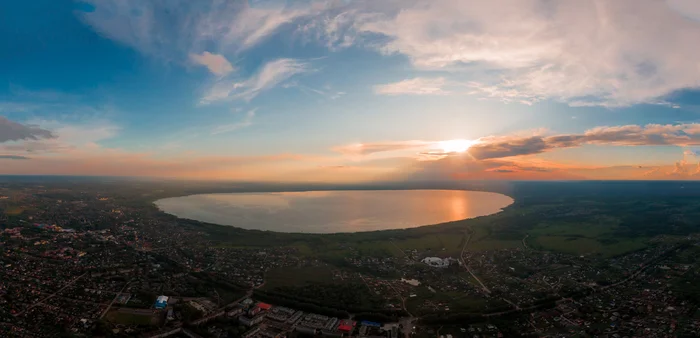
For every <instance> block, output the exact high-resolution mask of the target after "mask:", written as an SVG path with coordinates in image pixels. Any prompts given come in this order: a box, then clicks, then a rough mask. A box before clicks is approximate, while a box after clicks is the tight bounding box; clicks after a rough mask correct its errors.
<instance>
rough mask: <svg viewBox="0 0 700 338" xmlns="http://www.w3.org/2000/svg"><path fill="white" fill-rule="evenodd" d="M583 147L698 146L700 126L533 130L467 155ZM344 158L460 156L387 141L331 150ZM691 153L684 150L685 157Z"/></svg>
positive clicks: (483, 144) (482, 141)
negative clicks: (568, 131)
mask: <svg viewBox="0 0 700 338" xmlns="http://www.w3.org/2000/svg"><path fill="white" fill-rule="evenodd" d="M584 145H607V146H664V145H673V146H679V147H687V146H698V145H700V123H688V124H665V125H661V124H648V125H645V126H639V125H624V126H610V127H595V128H592V129H589V130H587V131H585V132H583V133H580V134H556V135H547V134H542V133H541V132H540V131H535V132H533V133H531V134H530V135H523V134H521V133H519V134H514V135H505V136H486V137H481V138H479V139H476V140H474V141H473V142H471V145H470V146H469V147H468V149H467V150H466V154H467V155H469V156H470V157H471V158H472V159H475V160H489V159H499V158H507V157H517V156H524V155H535V154H540V153H543V152H547V151H551V150H554V149H560V148H575V147H581V146H584ZM333 150H334V151H336V152H339V153H342V154H346V155H354V156H361V155H371V154H375V153H382V152H394V151H404V150H416V151H417V154H418V155H424V156H428V157H432V158H429V159H432V160H435V159H439V158H442V157H445V156H453V155H459V153H455V152H451V153H446V152H444V151H443V150H441V141H423V140H410V141H390V142H369V143H356V144H349V145H343V146H337V147H334V148H333ZM689 151H690V150H686V151H685V154H686V155H687V154H688V152H689Z"/></svg>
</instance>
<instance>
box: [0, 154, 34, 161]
mask: <svg viewBox="0 0 700 338" xmlns="http://www.w3.org/2000/svg"><path fill="white" fill-rule="evenodd" d="M29 159H30V158H29V157H26V156H20V155H0V160H29Z"/></svg>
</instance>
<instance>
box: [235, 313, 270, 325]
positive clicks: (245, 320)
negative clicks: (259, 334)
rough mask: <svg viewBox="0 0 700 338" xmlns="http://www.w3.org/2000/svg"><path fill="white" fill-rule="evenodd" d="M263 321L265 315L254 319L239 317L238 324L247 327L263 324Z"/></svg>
mask: <svg viewBox="0 0 700 338" xmlns="http://www.w3.org/2000/svg"><path fill="white" fill-rule="evenodd" d="M263 319H265V315H264V314H259V315H257V316H255V317H253V318H250V317H248V316H240V317H238V322H239V323H241V324H242V325H245V326H255V325H258V324H259V323H261V322H262V321H263Z"/></svg>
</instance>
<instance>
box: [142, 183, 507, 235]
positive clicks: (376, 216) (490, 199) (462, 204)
mask: <svg viewBox="0 0 700 338" xmlns="http://www.w3.org/2000/svg"><path fill="white" fill-rule="evenodd" d="M514 202H515V200H514V199H513V198H511V197H510V196H507V195H504V194H500V193H495V192H484V191H469V190H437V189H415V190H314V191H305V192H299V191H294V192H260V193H257V192H243V193H213V194H195V195H187V196H179V197H169V198H164V199H159V200H156V201H154V202H153V204H154V205H155V206H156V207H157V208H158V209H159V210H160V211H162V212H164V213H167V214H170V215H173V216H175V217H178V218H182V219H190V220H194V221H199V222H205V223H210V224H216V225H221V226H231V227H236V228H240V229H246V230H261V231H272V232H278V233H301V234H337V233H359V232H375V231H384V230H404V229H411V228H417V227H422V226H429V225H436V224H442V223H448V222H455V221H461V220H466V219H472V218H476V217H482V216H488V215H493V214H496V213H499V212H502V211H503V210H504V209H505V208H507V207H509V206H511V205H513V203H514Z"/></svg>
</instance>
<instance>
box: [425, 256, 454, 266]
mask: <svg viewBox="0 0 700 338" xmlns="http://www.w3.org/2000/svg"><path fill="white" fill-rule="evenodd" d="M450 261H451V259H450V258H445V259H442V258H440V257H425V258H423V260H422V261H421V262H423V263H425V264H427V265H428V266H431V267H434V268H446V267H448V266H450Z"/></svg>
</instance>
